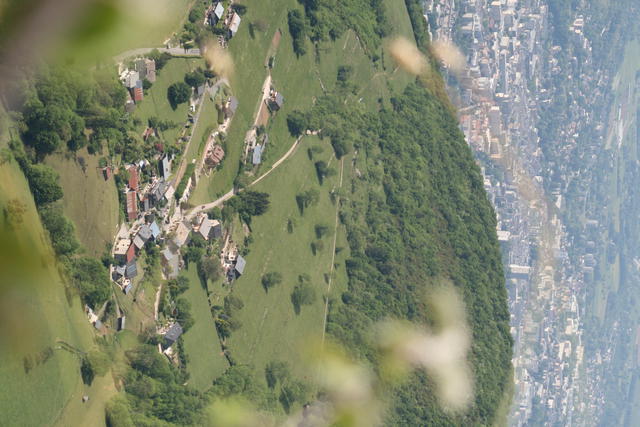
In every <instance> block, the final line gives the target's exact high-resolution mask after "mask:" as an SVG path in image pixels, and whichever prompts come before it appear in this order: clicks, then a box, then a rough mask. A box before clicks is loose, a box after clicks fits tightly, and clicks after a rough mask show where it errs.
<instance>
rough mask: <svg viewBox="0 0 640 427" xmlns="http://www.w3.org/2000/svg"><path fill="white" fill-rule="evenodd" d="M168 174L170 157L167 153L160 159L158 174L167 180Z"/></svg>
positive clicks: (169, 172)
mask: <svg viewBox="0 0 640 427" xmlns="http://www.w3.org/2000/svg"><path fill="white" fill-rule="evenodd" d="M169 175H171V159H169V155H168V154H165V155H164V156H162V158H161V159H160V176H162V178H164V179H165V180H168V179H169Z"/></svg>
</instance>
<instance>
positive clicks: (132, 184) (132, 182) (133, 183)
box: [127, 165, 138, 191]
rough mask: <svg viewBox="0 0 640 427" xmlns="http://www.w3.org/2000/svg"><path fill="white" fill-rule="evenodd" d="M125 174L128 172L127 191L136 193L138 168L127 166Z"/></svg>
mask: <svg viewBox="0 0 640 427" xmlns="http://www.w3.org/2000/svg"><path fill="white" fill-rule="evenodd" d="M127 172H129V183H128V184H129V189H130V190H133V191H138V168H137V167H136V166H135V165H132V166H129V168H128V169H127Z"/></svg>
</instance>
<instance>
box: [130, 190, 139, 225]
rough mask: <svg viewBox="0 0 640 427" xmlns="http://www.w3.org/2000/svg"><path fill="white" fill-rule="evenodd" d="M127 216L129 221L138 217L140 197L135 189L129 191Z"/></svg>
mask: <svg viewBox="0 0 640 427" xmlns="http://www.w3.org/2000/svg"><path fill="white" fill-rule="evenodd" d="M127 218H128V219H129V221H133V220H135V219H136V218H138V197H137V194H136V192H135V191H133V190H132V191H128V192H127Z"/></svg>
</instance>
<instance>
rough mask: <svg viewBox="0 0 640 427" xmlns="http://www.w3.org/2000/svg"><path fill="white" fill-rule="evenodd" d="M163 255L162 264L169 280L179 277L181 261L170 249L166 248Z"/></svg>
mask: <svg viewBox="0 0 640 427" xmlns="http://www.w3.org/2000/svg"><path fill="white" fill-rule="evenodd" d="M160 253H161V254H162V263H163V265H164V266H165V274H166V275H167V277H168V278H169V279H175V278H176V277H178V270H179V269H180V259H179V258H178V256H177V255H175V254H174V253H173V252H171V250H170V249H169V248H165V249H163V250H162V252H160Z"/></svg>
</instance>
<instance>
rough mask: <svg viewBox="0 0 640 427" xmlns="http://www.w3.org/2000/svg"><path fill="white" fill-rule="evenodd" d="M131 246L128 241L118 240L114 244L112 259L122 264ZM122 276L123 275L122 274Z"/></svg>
mask: <svg viewBox="0 0 640 427" xmlns="http://www.w3.org/2000/svg"><path fill="white" fill-rule="evenodd" d="M130 246H131V240H130V239H120V240H118V242H117V243H116V247H115V249H114V250H113V257H114V258H115V259H116V260H117V261H118V262H122V263H124V262H125V260H126V259H127V251H128V250H129V247H130ZM123 274H124V273H123Z"/></svg>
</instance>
